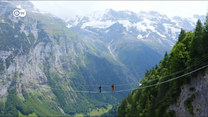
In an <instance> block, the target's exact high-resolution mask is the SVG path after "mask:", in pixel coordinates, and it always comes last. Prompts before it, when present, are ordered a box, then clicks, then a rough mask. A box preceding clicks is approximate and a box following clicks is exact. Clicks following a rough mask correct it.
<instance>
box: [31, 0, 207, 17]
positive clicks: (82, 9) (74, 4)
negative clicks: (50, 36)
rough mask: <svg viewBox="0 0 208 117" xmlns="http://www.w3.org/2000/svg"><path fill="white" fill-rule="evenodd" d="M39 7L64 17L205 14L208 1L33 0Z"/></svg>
mask: <svg viewBox="0 0 208 117" xmlns="http://www.w3.org/2000/svg"><path fill="white" fill-rule="evenodd" d="M32 3H33V4H34V5H35V6H36V7H37V8H39V9H41V10H43V11H46V12H50V13H53V14H54V15H57V16H59V17H62V18H67V17H73V16H75V15H86V14H89V13H91V12H93V11H97V10H99V11H102V10H105V9H109V8H112V9H114V10H117V11H118V10H130V11H134V12H136V13H138V12H139V11H150V10H154V11H158V12H160V13H162V14H166V15H168V16H182V17H191V16H193V14H199V15H205V14H206V12H207V9H208V1H32Z"/></svg>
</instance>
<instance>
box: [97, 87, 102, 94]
mask: <svg viewBox="0 0 208 117" xmlns="http://www.w3.org/2000/svg"><path fill="white" fill-rule="evenodd" d="M98 88H99V92H100V93H101V88H102V87H101V85H100V86H99V87H98Z"/></svg>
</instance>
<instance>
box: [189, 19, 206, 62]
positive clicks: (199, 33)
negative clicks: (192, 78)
mask: <svg viewBox="0 0 208 117" xmlns="http://www.w3.org/2000/svg"><path fill="white" fill-rule="evenodd" d="M203 30H204V28H203V26H202V23H201V21H200V20H198V21H197V24H196V28H195V30H194V40H193V42H192V50H191V57H192V58H196V57H198V56H202V55H203V54H202V53H203V52H204V51H203Z"/></svg>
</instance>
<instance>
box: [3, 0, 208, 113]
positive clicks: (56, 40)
mask: <svg viewBox="0 0 208 117" xmlns="http://www.w3.org/2000/svg"><path fill="white" fill-rule="evenodd" d="M16 8H19V9H25V10H26V12H27V15H26V16H25V17H14V16H13V14H12V13H13V10H14V9H16ZM197 19H201V21H202V22H205V16H199V15H195V16H193V18H181V17H171V18H170V17H167V16H166V15H163V14H160V13H158V12H155V11H150V12H139V13H134V12H131V11H114V10H112V9H108V10H106V11H103V12H94V13H92V14H91V15H89V16H76V17H74V18H71V17H70V18H68V19H67V20H63V19H61V18H58V17H56V16H54V15H52V14H49V13H45V12H42V11H40V10H38V9H37V8H35V7H34V5H33V4H32V3H31V2H29V1H1V2H0V116H24V115H30V116H64V115H65V116H102V115H104V116H106V115H110V114H112V115H113V116H115V115H116V110H117V107H118V104H119V103H120V102H121V101H122V99H124V98H125V97H126V96H127V94H128V93H130V92H131V89H134V88H137V87H138V84H136V82H138V81H140V80H141V78H142V77H144V76H145V71H146V70H148V69H151V68H152V67H153V66H155V65H156V64H157V63H159V61H160V60H161V59H162V58H163V57H164V54H165V52H170V51H171V49H172V47H173V46H174V45H175V43H176V42H177V40H178V35H179V33H180V31H181V28H182V29H184V30H187V31H192V30H194V28H195V26H196V21H197ZM132 83H134V84H132ZM112 84H114V85H115V88H116V91H122V92H119V93H116V92H115V93H113V92H112V91H111V85H112ZM129 84H130V85H129ZM100 85H101V86H102V93H99V89H98V87H99V86H100ZM129 89H130V90H129Z"/></svg>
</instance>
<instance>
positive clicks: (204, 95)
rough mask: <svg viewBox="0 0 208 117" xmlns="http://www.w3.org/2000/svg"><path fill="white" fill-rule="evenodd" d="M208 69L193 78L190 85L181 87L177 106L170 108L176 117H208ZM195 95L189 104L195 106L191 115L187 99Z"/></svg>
mask: <svg viewBox="0 0 208 117" xmlns="http://www.w3.org/2000/svg"><path fill="white" fill-rule="evenodd" d="M207 89H208V69H206V70H205V71H201V72H198V74H197V75H196V76H193V77H192V78H191V81H190V83H188V84H185V85H183V86H182V87H181V93H180V96H179V97H178V100H177V102H176V103H175V104H173V105H170V106H169V110H174V111H175V113H176V116H178V117H179V116H186V117H187V116H200V117H202V116H203V117H204V116H207V115H208V111H207V110H208V105H207V104H208V91H207ZM192 95H194V97H195V98H193V100H192V101H190V102H189V103H190V104H191V105H192V106H193V109H191V110H190V111H192V112H193V113H190V111H189V110H188V109H189V108H188V107H187V105H186V104H185V102H186V101H187V99H190V98H191V96H192Z"/></svg>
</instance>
